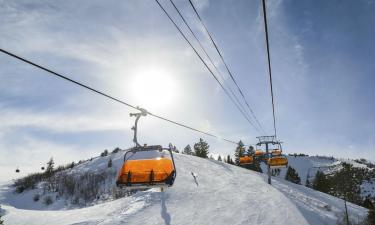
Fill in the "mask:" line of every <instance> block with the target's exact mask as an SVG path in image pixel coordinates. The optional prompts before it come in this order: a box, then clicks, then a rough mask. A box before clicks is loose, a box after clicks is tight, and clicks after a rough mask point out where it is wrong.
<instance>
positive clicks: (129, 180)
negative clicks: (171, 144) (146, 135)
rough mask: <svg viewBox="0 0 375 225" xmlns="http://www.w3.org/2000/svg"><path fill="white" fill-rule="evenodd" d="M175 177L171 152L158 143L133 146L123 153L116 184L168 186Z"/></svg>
mask: <svg viewBox="0 0 375 225" xmlns="http://www.w3.org/2000/svg"><path fill="white" fill-rule="evenodd" d="M175 177H176V168H175V164H174V160H173V154H172V151H171V150H170V149H163V148H162V147H161V146H160V145H154V146H146V147H134V148H132V149H131V150H129V151H128V152H126V153H125V156H124V163H123V165H122V167H121V169H120V172H119V175H118V178H117V182H116V184H117V186H122V187H128V188H131V187H134V188H151V187H153V186H161V187H169V186H172V185H173V182H174V180H175Z"/></svg>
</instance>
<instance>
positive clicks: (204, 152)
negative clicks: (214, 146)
mask: <svg viewBox="0 0 375 225" xmlns="http://www.w3.org/2000/svg"><path fill="white" fill-rule="evenodd" d="M209 148H210V146H209V145H208V144H207V142H205V141H204V140H203V139H202V138H200V139H199V142H198V143H195V144H194V153H195V155H196V156H198V157H201V158H207V157H208V153H209Z"/></svg>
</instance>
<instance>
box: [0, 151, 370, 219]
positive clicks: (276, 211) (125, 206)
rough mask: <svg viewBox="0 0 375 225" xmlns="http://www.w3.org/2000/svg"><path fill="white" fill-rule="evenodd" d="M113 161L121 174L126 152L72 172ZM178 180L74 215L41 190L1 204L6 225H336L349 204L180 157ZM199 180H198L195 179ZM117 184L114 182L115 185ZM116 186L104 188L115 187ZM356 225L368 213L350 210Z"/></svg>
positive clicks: (6, 193) (4, 198)
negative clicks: (43, 199) (39, 196)
mask: <svg viewBox="0 0 375 225" xmlns="http://www.w3.org/2000/svg"><path fill="white" fill-rule="evenodd" d="M109 157H112V159H113V166H114V168H113V169H115V170H117V169H118V168H119V167H120V165H121V163H122V159H123V152H119V153H116V154H111V155H109V156H106V157H98V158H95V159H93V160H92V161H87V162H84V163H82V164H80V165H78V166H76V167H75V168H74V169H72V170H71V171H70V173H83V172H84V171H95V170H96V171H98V172H100V171H103V170H107V169H108V168H107V162H108V160H109ZM175 160H176V166H177V178H176V181H175V184H174V186H173V187H172V188H170V189H168V190H166V191H165V192H160V190H159V189H150V190H148V191H143V192H137V193H135V194H133V195H132V196H128V197H123V198H120V199H117V200H112V201H109V200H106V201H103V202H100V201H99V202H96V203H97V204H95V205H92V206H88V207H82V208H75V209H70V208H69V206H67V204H65V203H66V202H64V200H62V199H59V200H57V201H55V202H54V203H53V204H51V205H49V206H45V205H42V204H41V203H35V202H33V200H32V194H33V193H34V192H36V191H41V190H40V189H38V188H37V189H36V190H32V191H25V192H24V193H22V194H13V193H12V191H13V190H12V189H11V188H9V187H8V186H6V185H3V186H2V187H1V191H0V204H1V205H2V208H3V209H5V216H4V217H3V219H4V220H5V224H7V225H8V224H28V225H32V224H145V225H147V224H215V225H216V224H288V225H292V224H298V225H303V224H332V225H333V224H336V221H337V216H339V217H341V216H342V214H343V209H344V203H343V201H342V200H340V199H337V198H335V197H332V196H329V195H326V194H323V193H320V192H316V191H314V190H312V189H308V188H305V187H303V186H301V185H294V184H292V183H289V182H286V181H284V180H282V179H278V178H276V179H274V180H273V186H269V185H268V184H267V183H266V177H265V174H259V173H256V172H253V171H249V170H246V169H242V168H239V167H236V166H232V165H229V164H225V163H222V162H218V161H215V160H209V159H202V158H198V157H194V156H188V155H182V154H175ZM192 172H193V173H195V174H197V179H196V180H194V177H193V176H192V175H191V173H192ZM113 182H114V179H113ZM113 185H114V183H111V184H109V183H105V184H104V186H108V187H109V186H112V187H113ZM348 207H349V215H350V217H351V218H352V219H353V220H354V221H357V220H358V219H361V218H363V217H364V216H365V215H366V213H367V210H366V209H364V208H362V207H359V206H356V205H353V204H348Z"/></svg>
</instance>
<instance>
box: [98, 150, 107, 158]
mask: <svg viewBox="0 0 375 225" xmlns="http://www.w3.org/2000/svg"><path fill="white" fill-rule="evenodd" d="M107 155H108V150H107V149H105V150H104V151H103V152H102V153H101V154H100V156H101V157H104V156H107Z"/></svg>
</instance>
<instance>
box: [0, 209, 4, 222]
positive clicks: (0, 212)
mask: <svg viewBox="0 0 375 225" xmlns="http://www.w3.org/2000/svg"><path fill="white" fill-rule="evenodd" d="M1 216H2V209H1V205H0V225H3V224H4V220H2V219H1Z"/></svg>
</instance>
